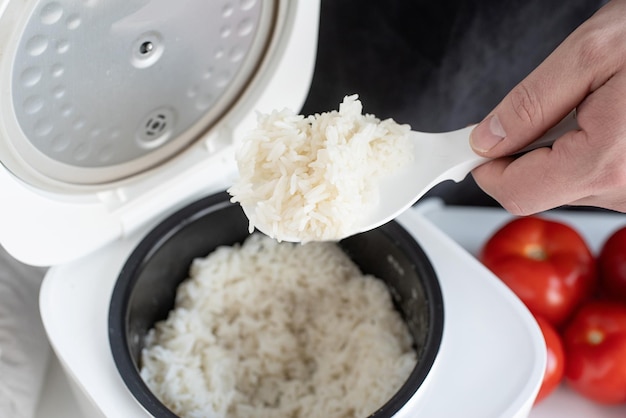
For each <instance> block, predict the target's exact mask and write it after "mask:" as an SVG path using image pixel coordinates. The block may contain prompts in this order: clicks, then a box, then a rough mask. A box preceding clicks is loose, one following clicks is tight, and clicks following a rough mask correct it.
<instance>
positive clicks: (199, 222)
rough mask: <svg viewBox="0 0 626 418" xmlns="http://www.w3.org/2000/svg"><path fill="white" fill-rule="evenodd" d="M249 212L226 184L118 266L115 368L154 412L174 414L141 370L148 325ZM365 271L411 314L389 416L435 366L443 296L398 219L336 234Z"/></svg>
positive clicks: (237, 236)
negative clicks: (402, 374) (407, 356)
mask: <svg viewBox="0 0 626 418" xmlns="http://www.w3.org/2000/svg"><path fill="white" fill-rule="evenodd" d="M248 236H249V233H248V219H247V218H246V217H245V215H244V213H243V211H242V210H241V207H240V206H239V205H238V204H233V203H230V196H229V195H228V194H227V193H226V192H222V193H218V194H215V195H212V196H209V197H206V198H204V199H202V200H199V201H197V202H195V203H192V204H191V205H189V206H187V207H185V208H183V209H181V210H179V211H178V212H176V213H174V214H173V215H171V216H170V217H168V218H167V219H165V220H164V221H163V222H162V223H161V224H159V225H158V226H157V227H156V228H154V229H153V230H152V231H151V232H149V233H148V235H147V236H146V237H145V238H144V239H143V240H142V241H141V242H140V243H139V245H138V246H137V247H136V248H135V250H134V251H133V252H132V254H131V255H130V257H129V258H128V260H127V261H126V264H125V265H124V267H123V268H122V271H121V272H120V275H119V278H118V280H117V282H116V285H115V288H114V290H113V294H112V297H111V304H110V308H109V342H110V345H111V350H112V353H113V358H114V360H115V363H116V366H117V369H118V371H119V373H120V375H121V377H122V379H123V380H124V382H125V383H126V385H127V387H128V389H129V390H130V392H131V393H132V394H133V396H134V397H135V398H136V399H137V401H138V402H139V403H140V404H141V405H142V406H143V407H144V408H145V409H146V410H147V411H148V412H149V413H150V414H152V415H153V416H155V417H171V418H174V417H176V415H175V414H174V413H173V412H172V411H170V410H169V409H168V408H167V407H166V406H165V405H164V404H162V403H161V402H160V401H159V400H158V399H157V397H156V396H155V395H154V394H153V393H152V392H151V391H150V389H149V388H148V386H147V385H146V384H145V383H144V382H143V380H142V379H141V376H140V374H139V370H140V368H141V351H142V349H143V347H144V341H145V337H146V335H147V333H148V331H149V330H150V329H151V328H152V327H153V326H154V324H155V323H156V322H157V321H160V320H163V319H165V318H166V317H167V315H168V313H169V312H170V311H171V310H172V309H173V308H174V298H175V294H176V289H177V287H178V285H179V284H180V283H181V282H182V281H183V280H185V279H186V278H187V277H188V271H189V267H190V265H191V262H192V261H193V259H195V258H197V257H205V256H206V255H207V254H209V253H211V252H212V251H213V250H215V249H216V248H217V247H218V246H222V245H233V244H235V243H241V242H243V241H244V240H245V239H246V238H247V237H248ZM339 245H340V246H341V248H342V249H343V250H344V251H345V252H346V254H348V255H349V257H350V258H351V259H352V260H353V261H354V262H355V263H356V264H357V265H358V266H359V267H360V269H361V271H362V272H363V273H365V274H372V275H374V276H376V277H378V278H380V279H382V280H383V281H384V282H385V283H386V285H387V287H388V289H389V291H390V293H391V295H392V297H393V300H394V303H395V306H396V308H397V309H398V310H399V312H400V314H401V315H402V317H403V319H404V320H405V321H406V323H407V325H408V327H409V330H410V333H411V335H412V337H413V341H414V343H415V346H416V347H417V350H418V351H417V352H418V362H417V365H416V366H415V368H414V369H413V371H412V372H411V374H410V375H409V377H408V379H407V381H406V382H405V383H404V385H403V386H402V387H401V388H400V389H399V390H398V391H397V392H396V394H395V395H394V396H393V397H392V398H391V399H390V400H389V401H388V402H387V403H386V404H384V405H382V406H381V408H380V409H379V410H378V411H376V412H375V413H374V414H373V415H371V416H372V417H376V418H382V417H391V416H393V415H394V414H395V413H396V412H397V411H399V410H400V409H401V408H402V407H403V405H405V404H406V403H407V401H408V400H409V399H410V398H411V397H412V396H413V395H414V394H415V393H416V391H417V390H418V388H419V387H420V386H421V384H422V383H423V381H424V379H425V378H426V376H427V375H428V373H429V371H430V370H431V368H432V366H433V362H434V361H435V357H436V356H437V352H438V350H439V346H440V343H441V338H442V333H443V298H442V294H441V289H440V287H439V282H438V280H437V277H436V275H435V272H434V269H433V267H432V265H431V263H430V261H429V259H428V257H427V256H426V254H425V253H424V252H423V250H422V249H421V247H420V246H419V244H418V243H417V242H416V241H415V240H414V239H413V237H412V236H411V235H410V234H409V233H408V232H407V231H406V230H404V228H402V227H401V226H400V225H399V224H398V223H396V222H395V221H391V222H389V223H387V224H385V225H383V226H381V227H379V228H377V229H375V230H371V231H368V232H364V233H361V234H358V235H355V236H352V237H349V238H346V239H344V240H342V241H340V242H339Z"/></svg>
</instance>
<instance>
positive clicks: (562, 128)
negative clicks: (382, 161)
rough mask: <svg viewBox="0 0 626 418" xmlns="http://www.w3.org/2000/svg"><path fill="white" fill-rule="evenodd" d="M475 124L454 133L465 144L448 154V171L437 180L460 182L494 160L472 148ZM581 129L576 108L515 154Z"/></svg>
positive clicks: (541, 145) (546, 143) (547, 145)
mask: <svg viewBox="0 0 626 418" xmlns="http://www.w3.org/2000/svg"><path fill="white" fill-rule="evenodd" d="M474 126H475V125H474ZM474 126H470V127H467V128H464V129H462V130H459V131H456V132H455V133H454V135H455V136H457V138H458V139H457V140H458V141H462V142H463V143H464V145H463V146H462V147H460V148H458V147H457V148H456V151H455V152H454V153H451V154H450V155H449V156H448V158H449V161H448V162H447V166H448V167H449V169H448V170H446V172H445V173H444V174H443V175H442V176H441V177H440V178H439V179H437V181H441V180H444V179H450V180H454V181H456V182H457V183H458V182H460V181H461V180H463V179H464V178H465V177H466V176H467V174H468V173H469V172H470V171H472V170H473V169H474V168H476V167H478V166H479V165H481V164H484V163H486V162H488V161H491V160H492V158H487V157H482V156H480V155H478V154H476V153H475V152H474V150H473V149H472V148H471V146H470V144H469V140H468V137H469V134H470V133H471V131H472V129H474ZM579 129H580V127H579V126H578V122H577V121H576V111H575V110H574V111H572V112H570V113H569V114H568V115H567V116H565V117H564V118H563V119H561V121H560V122H559V123H557V124H556V125H555V126H553V127H552V128H550V129H549V130H548V131H546V133H545V134H543V135H542V136H541V137H539V138H538V139H537V140H535V141H534V142H532V143H530V144H528V145H527V146H525V147H524V148H522V149H521V150H519V151H517V152H516V153H514V154H513V155H520V154H524V153H526V152H529V151H532V150H535V149H537V148H542V147H549V146H551V145H552V144H553V143H554V141H556V140H557V139H558V138H560V137H561V136H562V135H563V134H565V133H566V132H569V131H573V130H579Z"/></svg>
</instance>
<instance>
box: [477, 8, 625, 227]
mask: <svg viewBox="0 0 626 418" xmlns="http://www.w3.org/2000/svg"><path fill="white" fill-rule="evenodd" d="M573 109H576V119H577V122H578V125H579V126H580V130H579V131H572V132H568V133H566V134H565V135H563V136H562V137H560V138H558V139H557V140H556V142H555V143H554V144H553V146H552V148H540V149H537V150H534V151H531V152H529V153H527V154H524V155H522V156H521V157H519V158H516V159H513V158H509V157H503V156H506V155H511V154H514V153H515V151H517V150H519V149H521V148H523V147H524V146H526V145H527V144H529V143H531V142H533V141H534V140H535V139H536V138H538V137H539V136H540V135H542V134H543V133H544V132H545V131H547V130H548V129H549V128H550V127H552V126H554V125H555V124H556V123H558V122H559V121H560V120H561V119H562V118H563V117H565V115H567V114H568V113H570V112H571V111H572V110H573ZM470 145H471V146H472V148H473V150H474V151H475V152H476V153H477V154H479V155H482V156H485V157H490V158H496V159H495V160H493V161H490V162H487V163H485V164H483V165H482V166H480V167H478V168H476V169H474V170H473V171H472V175H473V177H474V180H475V181H476V183H477V184H478V185H479V186H480V187H481V188H482V189H483V190H484V191H485V192H486V193H487V194H489V195H490V196H492V197H493V198H494V199H496V200H497V201H498V202H499V203H500V204H501V205H502V207H504V209H506V210H507V211H509V212H510V213H512V214H514V215H520V216H523V215H530V214H533V213H537V212H541V211H544V210H547V209H551V208H555V207H558V206H562V205H584V206H595V207H601V208H606V209H612V210H616V211H619V212H626V0H612V1H611V2H609V3H607V4H606V5H605V6H604V7H602V8H601V9H600V10H598V12H596V13H595V14H594V15H593V16H592V17H591V18H589V20H587V21H586V22H584V23H583V24H582V25H581V26H579V27H578V28H577V29H576V30H575V31H574V32H572V33H571V35H570V36H568V37H567V38H566V39H565V40H564V41H563V43H562V44H561V45H559V47H558V48H556V49H555V50H554V52H553V53H552V54H550V55H549V56H548V57H547V58H546V60H545V61H544V62H543V63H541V64H540V65H539V66H538V67H537V68H536V69H535V70H534V71H533V72H531V73H530V74H529V75H528V76H527V77H526V78H525V79H524V80H522V81H521V82H520V83H519V84H518V85H517V86H516V87H514V88H513V90H511V92H510V93H509V94H507V95H506V96H505V97H504V99H503V100H502V101H501V102H500V103H499V104H498V105H497V106H496V107H495V109H493V111H492V112H491V113H489V115H487V117H486V118H485V119H484V120H483V121H482V122H481V123H479V124H478V126H477V127H476V128H474V130H473V132H472V134H471V136H470Z"/></svg>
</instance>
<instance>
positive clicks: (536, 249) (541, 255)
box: [524, 245, 548, 261]
mask: <svg viewBox="0 0 626 418" xmlns="http://www.w3.org/2000/svg"><path fill="white" fill-rule="evenodd" d="M524 253H525V254H526V257H528V258H530V259H533V260H537V261H545V260H546V259H547V258H548V254H547V253H546V251H545V250H544V249H543V247H541V246H540V245H528V246H527V247H526V249H525V251H524Z"/></svg>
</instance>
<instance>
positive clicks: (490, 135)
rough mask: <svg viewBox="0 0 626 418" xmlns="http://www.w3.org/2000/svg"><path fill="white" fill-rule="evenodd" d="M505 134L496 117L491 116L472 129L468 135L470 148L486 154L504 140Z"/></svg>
mask: <svg viewBox="0 0 626 418" xmlns="http://www.w3.org/2000/svg"><path fill="white" fill-rule="evenodd" d="M505 136H506V132H504V128H503V127H502V124H501V123H500V119H498V116H497V115H491V116H489V117H488V118H487V119H485V120H483V121H482V122H480V123H479V124H478V126H476V127H475V128H474V130H473V131H472V133H471V135H470V143H471V144H472V148H474V149H475V150H477V151H481V152H487V151H489V150H490V149H491V148H493V147H495V146H496V144H497V143H498V142H500V141H502V140H503V139H504V137H505Z"/></svg>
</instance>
